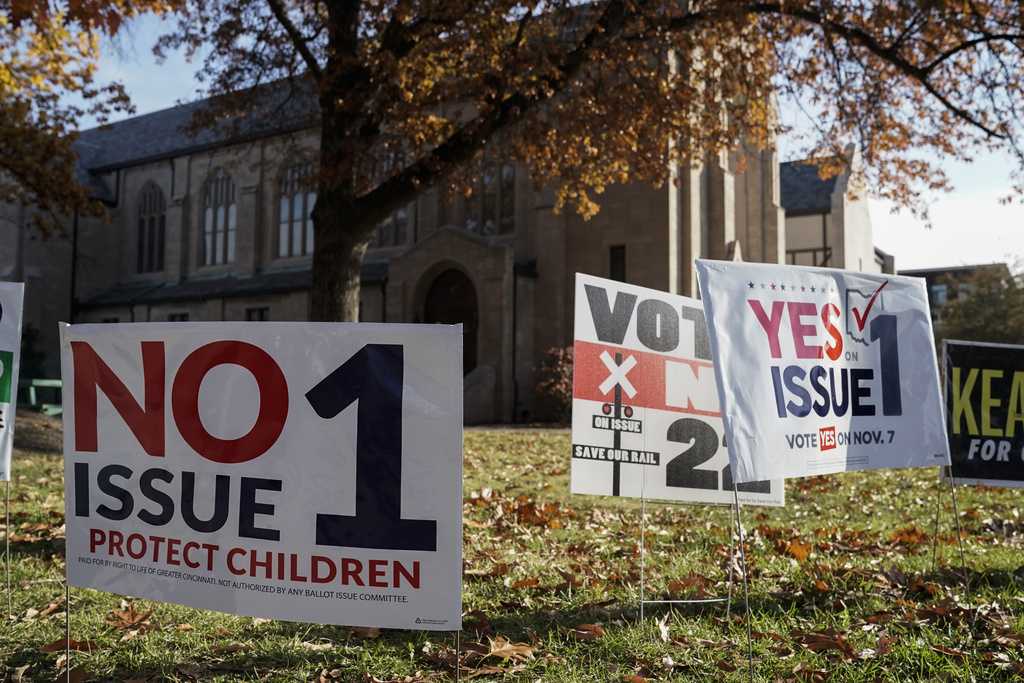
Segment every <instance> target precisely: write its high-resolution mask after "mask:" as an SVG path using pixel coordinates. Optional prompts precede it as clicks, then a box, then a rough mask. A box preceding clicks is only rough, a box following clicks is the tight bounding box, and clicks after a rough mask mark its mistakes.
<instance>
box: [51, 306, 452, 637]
mask: <svg viewBox="0 0 1024 683" xmlns="http://www.w3.org/2000/svg"><path fill="white" fill-rule="evenodd" d="M461 333H462V331H461V328H458V327H447V326H435V325H430V326H426V325H369V324H301V325H299V324H291V323H274V324H267V323H260V324H252V323H192V324H186V325H175V326H168V325H162V324H124V325H117V324H114V325H109V324H108V325H74V326H64V327H62V329H61V335H62V372H63V379H64V387H65V402H64V453H65V495H66V501H67V502H66V506H67V509H66V516H67V574H68V581H69V583H71V584H72V585H75V586H83V587H91V588H98V589H101V590H108V591H113V592H117V593H126V594H130V595H137V596H141V597H147V598H151V599H156V600H164V601H169V602H178V603H181V604H184V605H189V606H193V607H202V608H209V609H217V610H221V611H224V612H231V613H235V614H245V615H250V616H262V617H272V618H277V619H289V620H294V621H309V622H318V623H330V624H343V625H352V626H380V627H388V628H419V629H427V630H454V629H458V628H459V627H460V624H461V599H460V592H461V578H460V577H461V572H460V567H461V538H462V532H461V514H460V512H461V480H462V477H461V466H462V458H461V454H462V388H461V379H462V369H461V359H462V351H461V343H462V338H461ZM410 444H415V447H410Z"/></svg>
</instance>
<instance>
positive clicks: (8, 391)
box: [0, 282, 25, 481]
mask: <svg viewBox="0 0 1024 683" xmlns="http://www.w3.org/2000/svg"><path fill="white" fill-rule="evenodd" d="M24 294H25V285H24V284H22V283H20V282H0V481H9V480H10V478H11V449H13V448H14V408H15V406H16V405H17V403H18V361H19V359H20V358H21V303H22V299H23V297H24Z"/></svg>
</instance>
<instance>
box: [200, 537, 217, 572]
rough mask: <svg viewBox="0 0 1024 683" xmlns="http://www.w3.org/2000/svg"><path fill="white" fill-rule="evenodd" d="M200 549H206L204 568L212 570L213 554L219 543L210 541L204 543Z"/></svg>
mask: <svg viewBox="0 0 1024 683" xmlns="http://www.w3.org/2000/svg"><path fill="white" fill-rule="evenodd" d="M202 549H203V550H205V551H206V568H207V569H208V570H210V571H213V554H214V553H215V552H217V551H218V550H220V546H219V545H213V544H212V543H204V544H203V545H202Z"/></svg>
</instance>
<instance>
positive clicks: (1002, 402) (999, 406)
mask: <svg viewBox="0 0 1024 683" xmlns="http://www.w3.org/2000/svg"><path fill="white" fill-rule="evenodd" d="M943 351H944V354H943V355H944V356H945V366H946V368H945V379H946V411H947V412H946V417H947V420H946V424H947V429H948V432H949V453H950V457H951V458H952V467H953V478H954V480H955V481H956V482H957V483H963V484H988V485H992V486H1012V487H1024V346H1010V345H1006V344H986V343H978V342H960V341H946V342H945V343H944V347H943Z"/></svg>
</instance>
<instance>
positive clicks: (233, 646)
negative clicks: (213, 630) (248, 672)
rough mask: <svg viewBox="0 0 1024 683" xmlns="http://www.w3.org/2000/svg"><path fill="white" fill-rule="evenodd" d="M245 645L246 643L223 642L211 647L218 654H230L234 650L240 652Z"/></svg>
mask: <svg viewBox="0 0 1024 683" xmlns="http://www.w3.org/2000/svg"><path fill="white" fill-rule="evenodd" d="M247 647H248V645H246V644H244V643H225V644H224V645H218V646H216V647H215V648H213V650H212V652H213V653H214V654H218V655H230V654H234V653H235V652H241V651H242V650H244V649H246V648H247Z"/></svg>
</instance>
